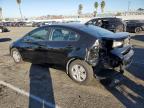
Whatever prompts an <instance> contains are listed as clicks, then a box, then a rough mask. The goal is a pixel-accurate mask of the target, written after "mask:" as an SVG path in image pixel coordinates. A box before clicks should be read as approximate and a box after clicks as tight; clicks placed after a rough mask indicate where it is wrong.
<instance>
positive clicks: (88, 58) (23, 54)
mask: <svg viewBox="0 0 144 108" xmlns="http://www.w3.org/2000/svg"><path fill="white" fill-rule="evenodd" d="M10 53H11V56H12V57H13V59H14V61H15V62H16V63H19V62H21V61H22V60H24V61H28V62H31V63H38V64H41V63H48V64H58V65H63V66H65V68H66V71H67V74H68V75H69V76H70V77H71V78H72V79H73V80H74V81H76V82H78V83H80V84H89V83H90V82H91V81H92V79H93V78H94V76H97V78H101V77H100V76H98V75H100V73H101V71H100V70H101V69H103V68H116V67H118V68H119V69H120V72H119V73H123V69H124V68H126V67H127V66H129V64H130V63H131V61H132V57H133V54H134V52H133V49H132V46H131V45H130V36H129V34H128V33H113V32H111V31H108V30H105V29H103V28H100V27H97V26H92V25H82V24H58V25H48V26H43V27H40V28H36V29H35V30H33V31H31V32H29V33H27V34H26V35H25V36H24V37H22V38H21V39H19V40H17V41H16V42H14V43H12V44H11V45H10Z"/></svg>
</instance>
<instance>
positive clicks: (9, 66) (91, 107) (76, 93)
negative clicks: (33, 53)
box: [0, 27, 144, 108]
mask: <svg viewBox="0 0 144 108" xmlns="http://www.w3.org/2000/svg"><path fill="white" fill-rule="evenodd" d="M9 29H10V30H11V31H10V32H7V33H0V108H49V107H53V106H54V107H61V108H124V107H128V108H144V33H139V34H135V36H132V44H133V46H134V50H135V55H134V60H133V63H132V65H131V66H130V67H129V68H128V69H127V70H125V74H124V75H123V78H124V80H123V81H122V82H121V84H120V85H118V86H116V87H114V88H109V87H107V86H106V85H103V84H100V83H98V82H97V81H96V80H94V81H93V83H92V84H91V85H89V86H83V85H78V84H76V83H75V82H73V81H72V80H71V79H70V78H69V77H68V76H67V74H66V73H65V70H64V69H62V68H60V67H50V66H48V65H35V64H31V63H27V62H23V63H21V64H15V63H14V62H13V59H12V58H11V57H10V56H9V45H10V43H12V42H13V41H15V40H17V39H18V38H20V37H22V36H23V35H24V34H26V33H27V32H29V31H31V30H32V29H34V28H32V27H15V28H9Z"/></svg>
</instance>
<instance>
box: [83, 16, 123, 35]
mask: <svg viewBox="0 0 144 108" xmlns="http://www.w3.org/2000/svg"><path fill="white" fill-rule="evenodd" d="M85 24H87V25H94V26H99V27H102V28H105V29H107V30H110V31H113V32H125V31H126V24H125V22H124V21H122V19H120V18H116V17H108V18H94V19H91V20H90V21H88V22H86V23H85Z"/></svg>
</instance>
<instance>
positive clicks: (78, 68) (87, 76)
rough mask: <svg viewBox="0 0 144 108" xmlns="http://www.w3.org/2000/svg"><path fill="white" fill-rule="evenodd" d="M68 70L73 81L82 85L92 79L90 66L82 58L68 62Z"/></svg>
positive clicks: (87, 83)
mask: <svg viewBox="0 0 144 108" xmlns="http://www.w3.org/2000/svg"><path fill="white" fill-rule="evenodd" d="M68 72H69V76H70V78H71V79H72V80H73V81H75V82H77V83H79V84H82V85H89V84H90V83H91V82H92V80H93V79H94V72H93V68H92V66H90V65H89V64H88V63H86V62H85V61H82V60H75V61H73V62H72V63H70V65H69V68H68ZM78 72H79V73H78Z"/></svg>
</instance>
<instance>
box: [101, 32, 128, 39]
mask: <svg viewBox="0 0 144 108" xmlns="http://www.w3.org/2000/svg"><path fill="white" fill-rule="evenodd" d="M129 36H130V35H129V33H127V32H119V33H113V34H110V35H103V36H99V38H100V39H106V40H124V39H126V38H128V37H129Z"/></svg>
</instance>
